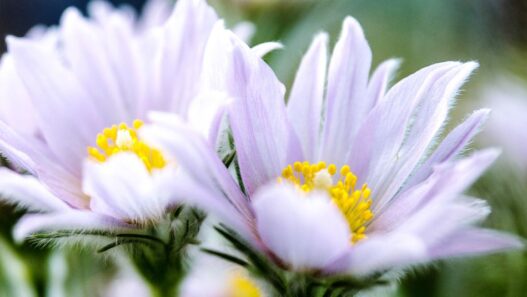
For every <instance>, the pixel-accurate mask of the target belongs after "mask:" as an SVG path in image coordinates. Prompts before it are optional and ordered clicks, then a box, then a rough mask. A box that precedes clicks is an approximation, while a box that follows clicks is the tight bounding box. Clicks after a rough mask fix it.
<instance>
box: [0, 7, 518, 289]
mask: <svg viewBox="0 0 527 297" xmlns="http://www.w3.org/2000/svg"><path fill="white" fill-rule="evenodd" d="M85 2H86V1H58V0H54V1H44V0H21V1H16V0H0V34H1V35H5V34H15V35H22V34H23V33H24V32H25V31H27V29H29V28H30V27H31V26H32V25H35V24H36V23H46V24H53V23H55V22H57V19H58V17H59V15H60V12H61V11H62V10H63V8H64V7H65V6H68V5H76V6H78V7H81V8H82V7H84V6H85ZM117 2H118V3H124V2H126V1H117ZM128 2H130V1H128ZM132 2H133V3H132V4H133V5H134V6H135V7H137V8H139V7H141V5H142V1H132ZM209 2H210V4H212V5H213V6H214V7H215V8H216V9H217V11H218V13H219V14H220V16H222V17H224V18H225V19H226V21H227V24H228V25H234V24H236V23H237V22H239V21H250V22H252V23H254V24H255V26H256V33H255V35H254V37H253V39H252V44H257V43H260V42H264V41H270V40H277V41H280V42H282V43H283V44H284V46H285V48H284V49H283V50H278V51H275V52H273V53H271V54H270V55H268V56H267V57H266V60H267V62H268V63H269V64H270V65H271V67H272V68H273V69H274V70H275V71H276V73H277V75H278V77H279V78H280V80H281V81H282V82H284V83H285V85H286V86H288V87H289V86H290V85H291V82H292V80H293V78H294V74H295V70H296V68H297V66H298V64H299V62H300V59H301V57H302V54H303V53H304V52H305V50H306V49H307V47H308V45H309V43H310V41H311V38H312V37H313V36H314V34H316V33H317V32H319V31H327V32H329V33H330V36H331V44H332V45H333V44H334V43H335V41H336V39H337V37H338V34H339V31H340V26H341V23H342V20H343V19H344V17H345V16H347V15H352V16H354V17H355V18H356V19H358V20H359V22H360V23H361V24H362V26H363V28H364V30H365V33H366V37H367V39H368V40H369V42H370V46H371V48H372V50H373V61H374V65H378V64H379V62H381V61H383V60H385V59H387V58H392V57H398V58H401V59H402V61H403V64H402V67H401V70H400V71H399V75H398V77H397V78H396V80H398V79H401V78H402V77H404V76H406V75H408V74H410V73H412V72H414V71H416V70H417V69H419V68H421V67H424V66H426V65H429V64H431V63H435V62H439V61H444V60H461V61H467V60H476V61H478V62H479V63H480V68H479V69H478V70H477V72H476V74H475V75H474V76H473V77H472V79H471V80H470V82H469V83H468V84H467V85H466V86H465V88H464V91H463V92H462V93H461V94H460V96H459V97H458V99H459V100H458V104H457V108H456V109H454V115H453V116H452V121H451V122H452V123H458V122H459V121H460V120H461V119H462V118H463V117H464V116H465V114H466V113H468V112H469V111H470V110H472V109H474V108H476V107H478V108H480V107H484V103H482V102H479V101H478V94H479V90H480V89H481V88H483V87H485V86H487V85H489V84H492V81H493V80H494V79H495V78H496V77H499V76H500V75H501V74H502V73H513V74H515V75H516V76H518V77H523V78H527V1H525V0H501V1H496V0H441V1H439V0H319V1H309V0H290V1H280V0H267V1H266V0H252V1H251V0H209ZM2 39H3V38H2ZM3 46H4V45H3V44H0V50H2V48H3ZM525 86H526V88H527V82H526V84H525ZM525 100H527V98H525ZM526 116H527V114H526ZM525 128H526V129H527V127H525ZM526 135H527V134H526ZM484 137H485V134H482V135H480V136H479V139H481V138H484ZM485 142H486V143H489V142H490V144H493V145H495V146H500V144H499V143H493V142H492V141H485ZM476 146H477V144H476ZM526 153H527V152H526ZM526 167H527V166H526ZM526 181H527V178H526V176H525V173H524V172H522V171H520V170H516V169H514V167H512V166H509V164H507V163H506V162H505V161H500V162H499V164H497V165H496V166H494V167H493V169H492V170H490V171H489V172H488V173H487V174H486V175H485V176H484V177H483V178H482V179H481V180H480V181H479V182H478V183H477V184H476V185H475V186H474V187H473V189H472V190H471V193H470V194H473V195H475V196H479V197H483V198H486V199H488V201H489V203H490V204H491V206H492V207H493V213H492V214H491V216H490V217H489V219H488V220H487V221H486V222H485V224H486V225H487V226H489V227H493V228H496V229H501V230H508V231H511V232H514V233H516V234H519V235H520V236H522V237H524V238H526V237H527V197H525V196H526V194H525V193H527V191H526V190H527V185H526ZM19 214H20V211H16V210H15V209H13V208H12V207H6V206H3V207H2V208H1V209H0V229H1V230H2V234H3V237H4V238H5V240H3V241H5V242H0V245H4V246H9V251H5V250H2V249H0V253H3V254H19V255H20V256H19V258H20V257H21V258H20V263H22V265H27V267H33V266H35V265H37V266H39V267H40V268H41V269H38V267H37V269H30V270H29V271H28V272H27V273H28V274H29V276H28V277H29V278H30V281H29V282H31V283H34V284H36V285H35V288H36V292H38V295H45V292H46V287H47V284H48V283H49V277H47V274H46V270H45V269H44V268H42V267H45V265H48V264H47V263H48V262H49V257H48V255H49V253H50V252H49V251H46V250H45V249H35V248H32V247H30V246H28V245H27V244H26V245H25V246H24V247H23V248H20V247H15V246H14V245H13V244H12V243H9V244H8V243H7V242H9V241H10V239H9V238H10V231H9V230H10V227H11V226H12V224H13V222H14V220H15V218H16V217H17V216H18V215H19ZM1 257H2V256H0V258H1ZM66 258H75V257H74V256H73V255H71V254H68V255H66ZM87 258H88V259H91V258H92V255H90V253H86V252H85V253H84V254H83V256H82V258H81V259H78V257H77V259H70V260H69V262H68V263H76V262H75V261H77V263H78V261H81V260H82V259H87ZM24 259H25V260H24ZM28 259H29V260H28ZM43 259H47V260H43ZM24 263H26V264H24ZM28 263H29V264H28ZM39 263H40V264H39ZM67 265H70V266H71V265H72V264H67ZM73 265H74V267H75V269H73V270H72V271H77V272H79V271H80V272H79V273H81V274H82V273H83V272H82V271H84V270H83V269H80V267H84V269H87V270H88V272H85V273H87V274H88V275H90V277H88V278H86V274H85V275H84V278H83V277H81V278H79V279H81V280H85V279H88V280H92V279H93V277H94V276H93V275H94V274H95V275H98V273H100V272H98V273H95V272H94V270H93V269H92V271H91V272H90V271H89V270H90V268H89V265H88V266H86V267H88V268H86V267H85V266H83V265H82V264H73ZM97 265H98V266H96V267H98V268H97V269H95V271H105V270H106V269H107V268H108V267H107V266H108V263H106V264H105V263H100V264H97ZM101 265H102V266H101ZM105 265H106V266H105ZM4 266H5V265H4ZM0 267H1V266H0ZM5 273H6V272H5V270H4V272H0V278H1V279H2V282H4V280H6V281H7V278H6V277H5ZM22 274H23V273H22ZM70 283H73V281H72V282H70ZM82 286H84V287H86V286H88V287H89V284H86V283H84V284H83V285H81V287H82ZM0 287H5V286H3V284H2V283H1V282H0ZM91 293H93V292H91ZM80 295H81V296H92V295H90V293H86V292H84V294H80ZM0 296H4V295H3V294H2V290H1V289H0ZM20 296H22V295H20ZM28 296H31V295H28ZM394 296H401V297H402V296H429V297H432V296H437V297H440V296H441V297H443V296H445V297H447V296H489V297H490V296H496V297H498V296H499V297H501V296H510V297H513V296H515V297H520V296H527V254H526V253H525V252H511V253H506V254H500V255H492V256H486V257H478V258H470V259H452V260H449V261H441V262H437V263H435V264H434V265H431V266H429V267H426V268H417V269H415V270H414V271H412V272H411V273H409V275H408V276H406V277H405V278H404V279H402V280H401V286H400V288H399V289H398V290H397V292H395V293H394Z"/></svg>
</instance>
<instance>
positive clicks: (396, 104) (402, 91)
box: [346, 62, 459, 195]
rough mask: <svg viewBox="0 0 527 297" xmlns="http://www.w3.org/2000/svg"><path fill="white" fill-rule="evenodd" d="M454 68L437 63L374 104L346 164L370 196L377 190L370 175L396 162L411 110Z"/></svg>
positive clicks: (372, 176) (455, 65)
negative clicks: (380, 101)
mask: <svg viewBox="0 0 527 297" xmlns="http://www.w3.org/2000/svg"><path fill="white" fill-rule="evenodd" d="M457 66H459V63H455V62H446V63H440V64H435V65H432V66H429V67H426V68H424V69H422V70H420V71H418V72H416V73H415V74H413V75H410V76H409V77H407V78H405V79H403V80H402V81H401V82H399V83H398V84H396V85H395V86H394V87H392V88H391V89H390V91H388V94H386V97H387V98H386V99H385V100H384V101H383V102H382V104H377V105H376V106H375V108H374V109H373V110H372V111H371V112H370V113H369V115H368V117H367V118H366V120H365V121H364V123H363V124H362V126H361V127H360V129H359V131H358V133H357V135H356V137H355V139H354V141H353V143H351V148H350V150H349V154H348V160H347V162H346V163H347V164H349V165H350V167H351V169H352V171H353V172H354V173H355V174H356V175H357V176H358V177H359V182H360V183H364V182H367V183H368V184H371V186H372V189H373V194H374V195H375V194H376V191H380V190H379V189H376V188H375V186H376V185H377V184H378V183H379V180H372V178H377V179H378V177H376V176H374V175H373V173H377V174H380V173H383V172H384V173H387V172H389V171H390V168H387V167H386V164H394V163H395V162H396V161H397V153H398V152H399V149H400V147H401V145H402V143H403V140H404V138H405V136H406V131H407V126H408V124H409V122H410V119H411V116H412V115H413V113H414V111H415V108H416V107H417V106H419V104H420V103H421V102H422V101H423V100H425V99H426V98H427V95H428V93H429V91H430V90H431V89H433V87H434V85H435V83H436V82H437V81H438V79H439V78H441V77H442V76H443V75H445V74H446V73H448V71H449V70H452V69H454V68H455V67H457ZM392 166H393V165H392ZM381 169H382V170H383V171H381ZM379 193H383V192H382V191H380V192H379Z"/></svg>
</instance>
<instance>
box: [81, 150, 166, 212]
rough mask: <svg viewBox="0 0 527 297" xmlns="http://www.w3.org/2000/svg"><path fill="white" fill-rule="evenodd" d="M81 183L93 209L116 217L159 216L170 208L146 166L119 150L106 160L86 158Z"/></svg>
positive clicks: (134, 157) (131, 155)
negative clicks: (159, 192)
mask: <svg viewBox="0 0 527 297" xmlns="http://www.w3.org/2000/svg"><path fill="white" fill-rule="evenodd" d="M162 170H164V169H162ZM82 186H83V190H84V192H85V193H86V194H87V195H89V196H90V198H91V200H90V208H91V210H92V211H94V212H97V213H101V214H105V215H108V216H113V217H115V218H119V219H129V220H137V221H146V220H152V219H158V218H160V217H161V216H162V215H163V214H164V213H165V210H166V208H167V203H166V202H165V201H163V199H162V198H161V197H159V195H158V192H157V191H156V188H155V187H154V183H153V177H152V176H151V175H150V173H149V172H148V170H147V168H146V166H145V165H144V164H143V162H142V161H141V160H140V159H139V158H138V157H137V156H136V155H133V154H131V153H124V152H123V153H119V154H117V155H115V156H112V157H110V158H109V159H108V160H107V161H106V162H104V163H97V162H95V161H92V160H87V161H86V162H85V164H84V179H83V185H82Z"/></svg>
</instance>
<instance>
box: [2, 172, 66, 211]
mask: <svg viewBox="0 0 527 297" xmlns="http://www.w3.org/2000/svg"><path fill="white" fill-rule="evenodd" d="M0 193H2V198H1V199H2V200H4V201H9V202H11V203H16V204H18V205H20V206H23V207H26V208H29V209H30V210H37V211H53V210H56V211H59V210H67V209H70V207H69V206H68V205H67V204H66V203H64V202H63V201H62V200H60V199H59V198H58V197H56V196H55V195H53V194H52V193H51V192H50V191H49V190H48V189H46V187H45V186H44V185H43V184H41V183H40V182H39V181H38V180H37V179H36V178H35V177H33V176H31V175H20V174H18V173H16V172H13V171H11V170H9V169H6V168H0Z"/></svg>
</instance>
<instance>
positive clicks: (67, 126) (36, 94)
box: [7, 37, 104, 173]
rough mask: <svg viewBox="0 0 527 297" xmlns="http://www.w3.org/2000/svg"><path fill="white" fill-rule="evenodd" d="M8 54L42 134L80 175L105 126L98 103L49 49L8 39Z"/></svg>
mask: <svg viewBox="0 0 527 297" xmlns="http://www.w3.org/2000/svg"><path fill="white" fill-rule="evenodd" d="M7 42H8V46H9V52H10V54H11V55H12V57H13V59H14V61H15V64H16V67H17V70H18V74H19V75H20V77H21V79H22V81H23V82H24V84H25V85H26V87H27V90H28V92H29V94H30V96H31V99H32V104H33V106H34V107H35V111H36V112H37V119H38V123H39V126H40V127H41V131H42V133H43V135H44V137H45V139H46V142H47V144H48V145H49V147H50V148H51V149H52V150H53V152H55V155H56V157H57V159H58V160H59V161H60V162H61V164H62V166H64V167H65V168H68V169H69V170H70V171H71V172H74V173H79V172H80V170H81V168H80V167H81V163H82V162H81V160H82V159H83V158H84V156H85V154H86V146H88V145H91V144H92V142H93V141H94V136H95V135H97V132H99V131H100V130H101V129H102V128H103V127H104V122H103V120H102V118H101V115H100V114H99V113H98V112H97V110H96V107H95V102H93V101H91V100H90V99H89V98H88V96H87V94H86V93H85V91H84V90H83V89H82V87H81V86H80V85H79V82H78V81H77V80H76V78H75V77H74V76H73V75H72V74H71V72H70V71H68V70H67V69H66V68H64V65H63V64H62V62H61V61H60V58H59V57H58V56H57V55H56V53H54V52H53V51H51V50H50V49H48V48H46V47H44V46H42V45H40V44H38V43H36V42H31V41H26V40H22V39H17V38H14V37H8V39H7Z"/></svg>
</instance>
